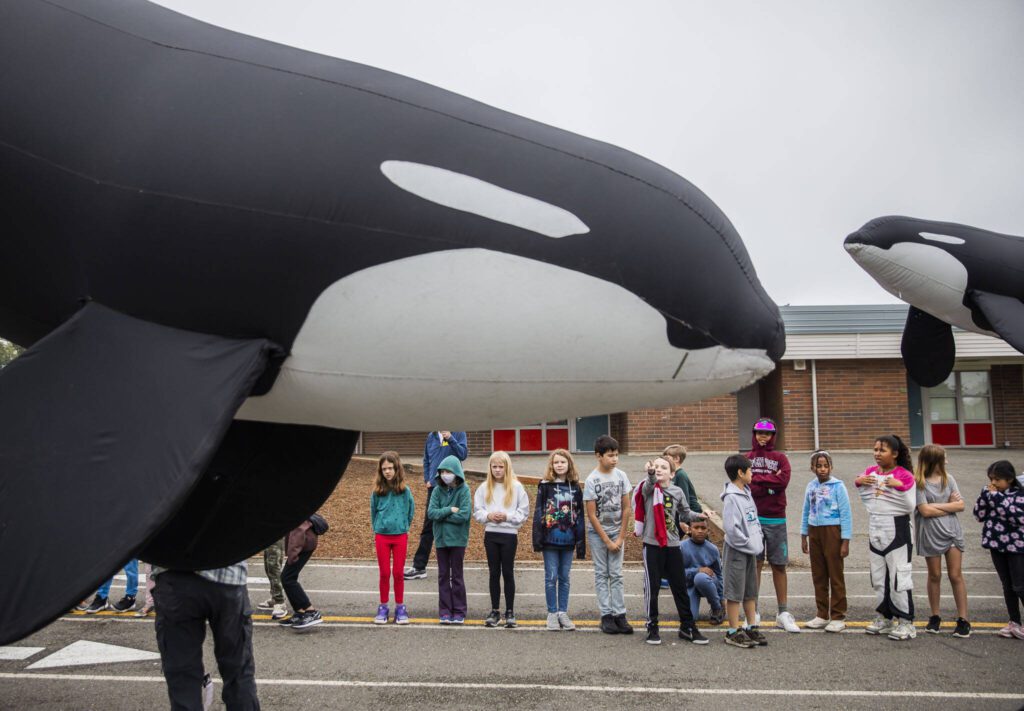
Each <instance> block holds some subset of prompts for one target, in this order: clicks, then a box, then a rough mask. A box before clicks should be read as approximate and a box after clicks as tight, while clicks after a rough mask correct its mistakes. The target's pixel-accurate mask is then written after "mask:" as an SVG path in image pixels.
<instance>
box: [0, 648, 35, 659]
mask: <svg viewBox="0 0 1024 711" xmlns="http://www.w3.org/2000/svg"><path fill="white" fill-rule="evenodd" d="M44 649H46V647H0V661H5V662H9V661H14V660H19V659H28V658H29V657H31V656H32V655H33V654H38V653H39V652H41V651H43V650H44Z"/></svg>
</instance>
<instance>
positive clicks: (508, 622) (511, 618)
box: [505, 610, 519, 629]
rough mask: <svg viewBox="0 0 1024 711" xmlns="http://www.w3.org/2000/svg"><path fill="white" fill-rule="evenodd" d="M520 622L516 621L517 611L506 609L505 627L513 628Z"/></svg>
mask: <svg viewBox="0 0 1024 711" xmlns="http://www.w3.org/2000/svg"><path fill="white" fill-rule="evenodd" d="M518 624H519V623H518V622H516V613H514V612H512V610H505V627H507V628H508V629H512V628H513V627H516V626H518Z"/></svg>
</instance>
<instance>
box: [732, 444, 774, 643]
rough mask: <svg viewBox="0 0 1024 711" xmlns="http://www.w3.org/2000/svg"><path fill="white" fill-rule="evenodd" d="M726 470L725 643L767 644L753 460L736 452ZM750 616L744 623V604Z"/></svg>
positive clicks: (747, 615) (760, 539) (746, 612)
mask: <svg viewBox="0 0 1024 711" xmlns="http://www.w3.org/2000/svg"><path fill="white" fill-rule="evenodd" d="M725 473H726V474H727V475H728V476H729V482H728V483H727V484H726V485H725V489H724V490H723V491H722V527H723V528H724V529H725V554H724V555H723V556H722V558H723V565H722V567H723V572H724V574H725V585H724V587H725V600H726V603H725V608H726V613H727V614H728V616H729V631H728V633H727V634H726V635H725V643H726V644H731V645H733V646H734V647H744V648H750V647H756V646H758V645H760V646H767V645H768V640H767V639H765V636H764V635H763V634H761V631H760V630H759V629H758V628H757V626H756V625H750V624H749V623H750V622H752V621H753V620H754V614H755V611H756V610H755V605H756V603H757V587H758V577H757V564H756V562H755V559H756V557H757V556H759V555H760V554H761V551H762V550H763V549H764V538H763V537H762V535H761V524H760V522H759V521H758V520H757V506H756V505H755V504H754V497H753V496H751V494H750V486H749V485H750V480H751V478H752V477H753V474H752V472H751V471H750V460H749V459H747V458H746V457H744V456H743V455H742V454H734V455H732V456H731V457H729V458H728V459H726V460H725ZM741 603H742V604H743V612H744V613H745V615H746V618H747V623H748V625H747V627H740V604H741Z"/></svg>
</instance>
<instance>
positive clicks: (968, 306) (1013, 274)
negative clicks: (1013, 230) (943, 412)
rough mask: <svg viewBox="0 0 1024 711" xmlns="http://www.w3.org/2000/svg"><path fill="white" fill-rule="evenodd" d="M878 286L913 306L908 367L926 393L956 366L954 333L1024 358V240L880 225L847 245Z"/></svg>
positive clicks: (890, 221) (902, 223) (953, 228)
mask: <svg viewBox="0 0 1024 711" xmlns="http://www.w3.org/2000/svg"><path fill="white" fill-rule="evenodd" d="M845 247H846V251H847V252H849V253H850V256H852V257H853V258H854V259H855V260H856V261H857V263H858V264H859V265H860V266H861V267H863V268H864V270H865V271H867V273H868V274H870V275H871V276H872V277H874V279H875V281H877V282H878V283H879V284H881V285H882V287H883V288H884V289H885V290H886V291H888V292H889V293H891V294H893V295H894V296H896V297H897V298H899V299H902V300H903V301H906V302H907V303H909V304H910V312H909V314H908V315H907V325H906V328H905V329H904V331H903V345H902V351H903V362H904V364H905V365H906V368H907V372H909V373H910V375H911V377H912V378H913V379H914V380H915V381H917V382H918V383H920V384H921V385H923V386H925V387H932V386H935V385H938V384H939V383H941V382H943V381H944V380H945V379H946V378H947V377H948V376H949V374H950V373H951V372H952V370H953V363H954V360H955V359H956V352H955V350H956V349H955V346H954V342H953V329H952V327H953V326H957V327H958V328H962V329H964V330H965V331H973V332H975V333H982V334H986V335H989V336H995V337H998V338H1002V339H1003V340H1005V341H1006V342H1007V343H1009V344H1010V345H1011V346H1013V347H1014V348H1016V349H1017V350H1018V351H1021V352H1022V353H1024V302H1022V300H1024V238H1021V237H1014V236H1012V235H1004V234H999V233H997V232H988V231H986V230H981V229H978V228H977V227H968V226H967V225H957V224H954V223H950V222H929V221H926V220H917V219H913V218H910V217H880V218H878V219H875V220H871V221H870V222H868V223H867V224H866V225H864V226H863V227H861V228H860V229H859V230H857V231H856V232H854V233H853V234H851V235H850V236H849V237H847V238H846V242H845Z"/></svg>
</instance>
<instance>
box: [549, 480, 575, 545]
mask: <svg viewBox="0 0 1024 711" xmlns="http://www.w3.org/2000/svg"><path fill="white" fill-rule="evenodd" d="M572 499H573V496H572V487H571V486H570V485H569V484H567V483H564V482H558V481H556V482H555V495H554V496H552V497H550V498H548V500H547V501H545V502H544V518H543V519H541V521H542V523H543V525H544V528H545V529H546V530H547V535H546V537H545V540H546V541H547V543H548V544H549V545H552V546H575V545H576V532H575V527H576V516H578V515H579V512H578V511H574V510H573V502H572Z"/></svg>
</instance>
